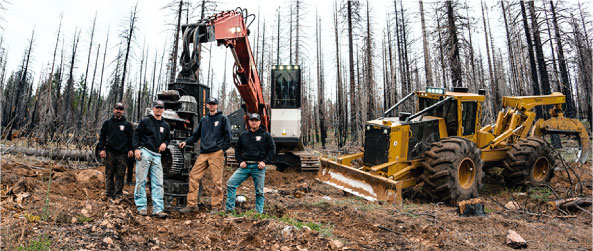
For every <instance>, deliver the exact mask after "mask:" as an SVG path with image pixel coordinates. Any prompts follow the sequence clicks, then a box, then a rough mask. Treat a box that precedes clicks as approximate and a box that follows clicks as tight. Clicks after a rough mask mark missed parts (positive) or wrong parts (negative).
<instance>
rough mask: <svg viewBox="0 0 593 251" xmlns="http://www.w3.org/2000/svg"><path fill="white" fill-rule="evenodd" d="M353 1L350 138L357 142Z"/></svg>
mask: <svg viewBox="0 0 593 251" xmlns="http://www.w3.org/2000/svg"><path fill="white" fill-rule="evenodd" d="M352 8H353V7H352V1H348V20H347V21H348V63H349V65H350V123H351V124H352V125H351V126H350V136H351V137H352V138H351V141H352V142H356V140H357V138H358V137H357V136H358V135H357V133H356V130H357V126H358V125H357V123H356V82H355V78H354V76H355V75H354V48H353V47H354V44H353V42H352V36H353V34H352V33H353V27H352Z"/></svg>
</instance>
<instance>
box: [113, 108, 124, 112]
mask: <svg viewBox="0 0 593 251" xmlns="http://www.w3.org/2000/svg"><path fill="white" fill-rule="evenodd" d="M115 110H119V111H123V110H124V108H121V107H118V108H115Z"/></svg>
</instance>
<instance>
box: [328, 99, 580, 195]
mask: <svg viewBox="0 0 593 251" xmlns="http://www.w3.org/2000/svg"><path fill="white" fill-rule="evenodd" d="M415 95H416V96H417V97H419V98H429V99H436V100H442V99H443V98H445V97H452V98H453V100H455V101H456V102H457V116H458V117H457V121H458V129H457V135H463V133H462V132H463V127H462V125H463V123H462V114H463V113H462V108H463V106H462V105H461V104H462V102H471V101H473V102H477V109H476V113H477V114H476V119H475V123H476V124H475V127H474V128H475V129H476V132H475V133H473V134H471V135H466V136H461V137H464V138H466V139H468V140H470V141H472V142H475V143H476V145H477V146H478V148H480V149H481V158H482V160H483V161H484V162H496V161H502V160H504V159H505V158H506V152H507V151H508V150H509V148H510V145H511V144H513V143H514V142H517V141H518V140H519V139H521V138H525V137H527V136H529V135H530V134H531V135H534V136H541V135H542V134H543V133H545V132H552V133H554V132H561V133H562V132H568V133H575V134H578V135H579V139H580V141H581V146H582V150H583V151H582V152H583V155H581V156H579V157H580V158H581V161H584V160H586V159H587V155H588V154H587V153H588V152H589V150H590V143H589V136H588V133H587V131H586V130H585V128H584V127H583V126H582V124H581V123H580V122H579V121H578V120H574V119H568V118H565V117H564V116H563V113H562V110H561V108H562V104H564V103H565V96H564V95H563V94H562V93H558V92H554V93H552V94H550V95H543V96H519V97H503V98H502V103H503V110H501V111H500V112H499V113H498V116H497V118H496V122H495V123H494V124H492V125H486V126H484V127H481V128H480V115H481V114H482V103H483V101H484V100H485V96H484V95H478V94H474V93H465V92H446V93H444V94H437V93H429V92H425V91H417V92H415ZM416 105H417V106H418V103H417V104H416ZM542 105H554V108H553V109H550V115H551V116H552V118H551V119H549V120H543V119H540V120H538V121H537V122H535V117H536V115H535V112H534V110H533V108H534V107H536V106H542ZM418 108H419V107H417V109H418ZM423 119H433V120H438V124H439V135H440V138H445V137H448V136H449V135H448V134H447V129H446V125H445V121H444V118H440V117H432V116H423V117H421V118H420V120H423ZM366 126H373V127H374V128H376V129H380V128H384V129H385V130H389V139H390V142H389V155H388V162H386V163H382V164H379V165H375V166H365V165H363V164H362V163H361V161H357V160H358V159H361V158H362V157H363V155H364V152H359V153H356V154H351V155H345V156H341V157H337V158H335V159H329V158H321V164H322V169H321V170H320V172H319V174H318V179H319V180H321V181H323V182H326V183H328V184H331V185H334V186H336V187H338V188H341V189H343V190H346V191H348V192H352V193H355V194H357V195H359V196H362V197H364V198H366V199H369V200H374V199H382V200H388V201H400V200H401V195H400V191H401V189H402V188H405V187H410V186H414V185H416V180H417V175H415V174H413V170H414V169H416V168H418V167H420V166H421V164H422V162H423V159H422V158H420V159H414V160H408V156H407V153H408V147H410V146H409V145H408V144H407V143H408V142H409V140H410V137H411V131H410V125H409V124H406V123H399V122H398V120H397V118H381V119H377V120H371V121H368V122H367V124H366ZM478 128H479V129H478ZM532 128H533V129H532ZM451 136H455V135H451ZM398 142H399V143H398ZM582 157H584V160H583V159H582ZM336 169H339V170H336ZM344 173H347V174H346V175H347V176H350V177H351V178H353V179H355V180H358V181H360V182H361V183H360V184H358V183H357V184H354V185H351V184H346V183H347V182H345V180H346V177H345V176H343V175H344Z"/></svg>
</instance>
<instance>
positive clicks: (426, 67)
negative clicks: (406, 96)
mask: <svg viewBox="0 0 593 251" xmlns="http://www.w3.org/2000/svg"><path fill="white" fill-rule="evenodd" d="M418 4H419V6H420V23H421V26H422V48H423V49H424V73H425V74H426V86H432V67H431V65H430V49H429V48H430V46H429V45H428V38H427V36H426V25H425V22H424V6H423V4H422V0H419V1H418Z"/></svg>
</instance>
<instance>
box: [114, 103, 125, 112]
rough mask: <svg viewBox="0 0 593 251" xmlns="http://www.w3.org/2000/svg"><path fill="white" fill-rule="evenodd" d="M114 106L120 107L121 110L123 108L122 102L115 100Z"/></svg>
mask: <svg viewBox="0 0 593 251" xmlns="http://www.w3.org/2000/svg"><path fill="white" fill-rule="evenodd" d="M114 108H115V109H117V108H121V109H122V110H123V109H124V104H122V103H120V102H117V103H115V107H114Z"/></svg>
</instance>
